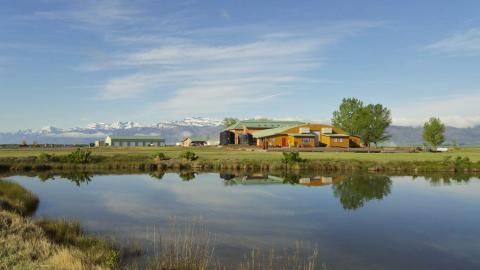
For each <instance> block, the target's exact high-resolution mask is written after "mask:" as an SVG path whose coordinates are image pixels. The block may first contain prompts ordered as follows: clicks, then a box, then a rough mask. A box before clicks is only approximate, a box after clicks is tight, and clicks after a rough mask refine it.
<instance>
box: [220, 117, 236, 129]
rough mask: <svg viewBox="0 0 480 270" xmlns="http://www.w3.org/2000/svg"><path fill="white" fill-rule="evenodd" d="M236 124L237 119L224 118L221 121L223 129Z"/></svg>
mask: <svg viewBox="0 0 480 270" xmlns="http://www.w3.org/2000/svg"><path fill="white" fill-rule="evenodd" d="M237 122H238V119H237V118H233V117H225V118H224V119H223V125H224V126H225V127H229V126H231V125H233V124H235V123H237Z"/></svg>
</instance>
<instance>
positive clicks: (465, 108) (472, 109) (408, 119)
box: [392, 91, 480, 127]
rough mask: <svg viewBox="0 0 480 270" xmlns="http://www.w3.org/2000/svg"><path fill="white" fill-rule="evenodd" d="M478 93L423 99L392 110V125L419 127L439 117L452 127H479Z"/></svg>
mask: <svg viewBox="0 0 480 270" xmlns="http://www.w3.org/2000/svg"><path fill="white" fill-rule="evenodd" d="M478 93H480V91H471V92H470V93H469V94H463V95H451V96H442V97H437V98H432V99H424V100H420V101H417V102H414V103H411V104H409V105H404V106H401V107H395V108H393V109H392V113H393V115H394V118H393V123H394V124H396V125H402V126H420V125H423V123H425V121H427V120H428V119H429V118H430V117H439V118H440V119H441V120H442V121H443V122H444V123H446V124H447V125H449V126H454V127H473V126H476V125H480V115H479V113H478V104H480V94H478Z"/></svg>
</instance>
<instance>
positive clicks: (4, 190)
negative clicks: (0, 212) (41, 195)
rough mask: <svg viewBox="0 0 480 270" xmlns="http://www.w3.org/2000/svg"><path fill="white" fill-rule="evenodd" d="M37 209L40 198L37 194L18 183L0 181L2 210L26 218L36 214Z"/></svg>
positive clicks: (0, 204) (0, 205)
mask: <svg viewBox="0 0 480 270" xmlns="http://www.w3.org/2000/svg"><path fill="white" fill-rule="evenodd" d="M37 207H38V198H37V196H35V194H33V193H31V192H30V191H28V190H26V189H25V188H23V187H22V186H21V185H19V184H17V183H13V182H10V181H6V180H1V179H0V209H4V210H7V211H12V212H16V213H18V214H20V215H22V216H25V215H29V214H31V213H33V212H35V210H37Z"/></svg>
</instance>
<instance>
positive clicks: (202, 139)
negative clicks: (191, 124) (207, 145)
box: [184, 137, 208, 142]
mask: <svg viewBox="0 0 480 270" xmlns="http://www.w3.org/2000/svg"><path fill="white" fill-rule="evenodd" d="M188 138H190V140H192V142H206V141H208V139H207V138H205V137H186V138H185V139H184V141H185V140H186V139H188Z"/></svg>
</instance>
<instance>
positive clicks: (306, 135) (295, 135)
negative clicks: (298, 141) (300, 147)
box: [288, 133, 315, 138]
mask: <svg viewBox="0 0 480 270" xmlns="http://www.w3.org/2000/svg"><path fill="white" fill-rule="evenodd" d="M288 136H292V137H308V138H310V137H315V134H312V133H288Z"/></svg>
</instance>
